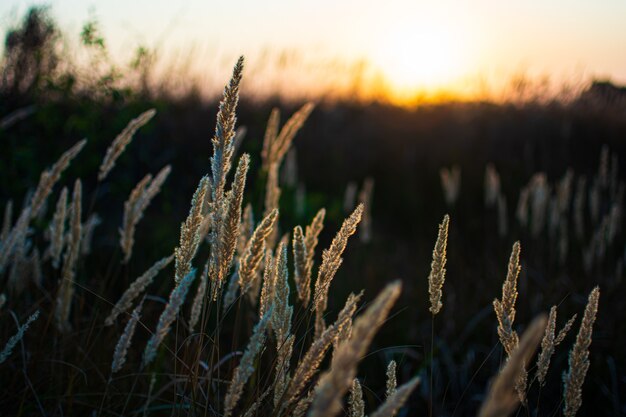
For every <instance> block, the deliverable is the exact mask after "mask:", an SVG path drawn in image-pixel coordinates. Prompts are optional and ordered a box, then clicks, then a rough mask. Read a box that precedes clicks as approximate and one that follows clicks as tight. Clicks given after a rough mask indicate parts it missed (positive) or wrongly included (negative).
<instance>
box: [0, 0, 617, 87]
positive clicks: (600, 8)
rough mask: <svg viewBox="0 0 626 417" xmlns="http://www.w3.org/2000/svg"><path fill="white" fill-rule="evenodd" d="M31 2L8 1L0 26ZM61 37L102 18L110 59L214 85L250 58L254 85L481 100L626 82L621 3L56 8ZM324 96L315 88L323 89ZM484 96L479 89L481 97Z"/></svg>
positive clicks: (0, 11) (74, 1) (287, 1)
mask: <svg viewBox="0 0 626 417" xmlns="http://www.w3.org/2000/svg"><path fill="white" fill-rule="evenodd" d="M32 4H40V3H34V2H32V1H11V0H5V1H4V2H2V4H0V26H1V27H0V29H3V30H4V29H6V27H8V26H9V25H10V24H11V22H14V21H15V20H16V17H18V16H21V15H23V13H24V11H25V10H27V8H28V7H29V6H30V5H32ZM47 4H49V5H50V6H51V11H52V15H53V16H54V17H55V18H56V19H57V21H58V22H59V23H60V26H61V28H62V29H63V30H64V31H66V32H68V33H73V34H78V33H80V28H81V27H82V25H83V24H84V23H85V22H86V21H88V20H90V19H96V20H97V21H98V23H99V25H100V29H101V31H102V33H103V35H104V36H105V38H106V40H107V44H108V47H109V49H110V51H111V53H112V54H113V55H114V56H116V57H117V58H118V59H120V60H123V59H129V56H130V54H131V51H133V50H135V49H136V47H137V46H138V45H144V46H148V47H151V48H157V49H158V50H159V51H161V55H162V56H167V57H168V59H172V57H176V59H177V60H179V61H185V62H186V65H187V67H188V68H189V69H191V71H193V72H194V73H197V74H199V75H200V76H201V77H204V79H205V80H206V82H207V83H209V84H211V80H214V79H218V78H220V77H222V76H224V75H225V74H226V71H227V69H228V68H229V67H230V66H231V65H232V63H233V62H234V60H235V59H236V57H237V56H238V55H240V54H243V55H245V56H246V59H247V62H248V68H249V70H250V72H251V73H252V74H253V75H254V77H255V79H256V80H257V82H256V88H257V89H259V90H262V89H263V88H266V89H268V90H269V89H278V90H302V91H307V92H308V93H311V94H314V93H315V92H316V91H317V90H320V89H321V90H324V91H325V92H328V91H332V90H333V89H337V90H341V91H343V92H344V93H345V92H348V93H349V92H350V91H352V90H351V89H358V88H368V86H377V88H384V89H386V90H389V91H392V92H393V94H395V95H397V96H398V97H401V96H403V95H410V94H413V93H414V92H416V91H438V90H442V91H443V90H445V91H452V92H454V91H457V92H459V93H462V92H463V91H465V92H469V91H473V93H474V94H476V92H477V91H484V90H485V89H489V88H490V86H491V87H493V86H497V85H498V84H502V85H503V84H504V83H506V82H508V81H509V80H510V79H511V78H512V77H514V76H516V75H519V74H524V75H526V76H528V77H530V78H537V79H539V78H543V77H549V78H550V80H551V81H552V82H553V83H556V84H561V83H584V82H588V81H589V80H591V79H592V78H594V77H595V78H603V79H611V80H613V81H614V82H617V83H625V84H626V24H624V18H626V1H624V0H600V1H598V0H596V1H592V0H550V1H545V0H525V1H507V0H501V1H494V0H473V1H451V0H439V1H420V0H411V1H408V0H377V1H369V0H360V1H353V0H316V1H310V0H309V1H299V0H263V1H260V0H228V1H206V0H204V1H200V0H193V1H186V2H182V1H181V2H175V1H171V0H169V1H166V0H150V1H146V0H132V1H128V0H127V1H121V0H106V1H90V0H53V1H50V2H48V3H47ZM316 89H317V90H316ZM481 89H482V90H481Z"/></svg>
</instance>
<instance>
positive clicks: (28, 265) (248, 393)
mask: <svg viewBox="0 0 626 417" xmlns="http://www.w3.org/2000/svg"><path fill="white" fill-rule="evenodd" d="M82 35H83V36H82V39H83V43H84V45H83V47H84V48H86V49H87V51H89V53H90V54H91V56H92V57H93V59H94V60H95V61H94V63H95V64H94V65H95V66H94V68H97V69H98V71H92V72H89V73H84V72H81V70H80V69H79V68H77V67H74V66H73V65H72V63H71V62H70V61H69V60H68V59H67V58H66V57H65V56H64V55H63V54H61V53H59V54H57V53H56V52H55V51H58V48H57V47H56V45H58V42H59V41H60V40H59V39H60V37H61V33H60V32H59V31H58V30H57V29H56V28H55V26H54V22H52V21H50V20H49V18H48V17H47V16H46V13H45V10H42V9H33V11H32V12H31V14H30V15H29V16H27V17H26V18H25V19H24V22H22V23H21V25H20V26H18V27H16V29H15V30H14V31H13V32H12V33H10V34H9V36H8V37H7V42H6V45H7V48H6V50H5V55H4V56H3V60H2V81H1V85H0V155H1V156H0V161H1V163H0V207H2V208H3V210H4V217H3V223H2V229H1V230H0V294H2V295H0V349H2V351H1V352H2V353H0V387H1V388H0V407H1V408H0V409H1V410H2V413H3V414H6V415H16V416H19V415H46V416H47V415H50V416H56V415H59V416H67V415H112V416H116V415H125V416H126V415H206V416H208V415H211V416H212V415H215V416H230V415H242V416H243V415H245V416H257V415H258V416H264V415H272V416H303V415H309V416H332V415H349V416H354V417H357V416H364V415H370V416H377V417H381V416H393V415H398V416H412V415H435V416H461V415H481V416H504V415H513V414H515V413H517V414H518V415H524V414H525V415H537V416H544V415H546V416H547V415H566V416H573V415H588V414H593V415H622V414H623V413H624V412H626V402H625V401H624V400H623V398H625V396H626V389H625V384H626V374H625V373H624V369H625V366H626V355H625V354H624V349H623V348H624V347H625V346H626V340H625V335H626V329H625V327H624V326H625V325H624V321H623V320H622V318H623V317H624V316H625V314H626V312H625V311H624V307H623V304H622V303H621V300H623V298H624V296H625V295H626V294H625V285H624V282H623V272H624V271H623V270H624V261H625V260H626V247H625V245H626V240H625V236H624V233H623V198H624V195H623V194H624V182H623V177H624V175H623V173H622V171H621V170H620V165H622V164H623V163H624V155H626V148H625V147H624V144H623V138H624V137H625V134H626V105H625V103H624V102H623V101H622V100H620V99H614V98H612V97H605V96H599V95H593V94H590V93H589V92H588V93H587V94H581V95H580V96H578V97H576V98H575V99H571V100H559V99H558V98H554V99H553V100H534V99H532V98H531V99H528V100H524V101H511V102H505V103H493V102H463V103H461V102H443V103H437V104H423V105H420V106H418V107H412V108H406V107H397V106H393V105H391V104H385V103H376V102H355V101H349V100H343V101H342V100H332V101H326V100H319V102H294V101H293V100H283V99H281V98H280V97H273V98H265V99H262V98H258V97H254V98H251V97H246V96H245V95H240V93H239V90H240V86H241V85H245V83H246V77H247V75H246V70H245V60H244V59H240V60H239V61H237V62H233V66H234V69H233V73H232V76H231V79H230V80H228V79H225V80H223V84H224V85H225V88H224V92H223V95H222V96H221V97H215V98H211V99H208V98H205V97H203V96H201V95H199V94H197V91H195V90H194V89H193V88H191V89H189V90H186V91H185V92H184V93H180V92H177V93H176V94H173V93H171V91H170V90H168V89H166V88H159V87H158V86H154V85H152V84H150V83H148V82H147V77H148V74H149V72H150V65H151V61H150V60H149V59H148V58H149V53H148V52H146V51H143V52H142V51H138V58H137V60H136V61H135V62H133V63H132V65H130V67H129V68H125V69H124V70H123V71H122V70H120V69H119V68H114V67H113V66H111V65H110V64H109V62H108V61H107V59H106V49H105V46H104V40H103V39H102V38H100V37H99V34H98V33H97V31H96V30H95V27H94V26H89V25H86V26H85V28H83V33H82ZM142 81H143V82H142Z"/></svg>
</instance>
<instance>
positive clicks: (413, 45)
mask: <svg viewBox="0 0 626 417" xmlns="http://www.w3.org/2000/svg"><path fill="white" fill-rule="evenodd" d="M460 38H461V36H459V34H458V33H455V32H453V31H452V30H451V28H449V27H444V26H437V25H433V24H423V23H422V22H420V23H419V24H418V23H415V24H404V25H403V26H400V27H395V28H393V29H392V30H390V31H388V32H387V34H386V35H385V36H381V38H380V43H379V45H377V46H376V50H375V51H374V52H373V54H372V55H373V56H372V60H373V64H374V65H375V66H377V67H378V68H379V69H380V71H381V72H382V74H383V76H384V77H385V79H386V80H387V81H388V82H389V83H390V85H391V87H392V88H393V89H394V90H397V91H400V90H401V91H407V90H410V91H416V90H432V89H437V88H441V87H445V86H447V85H448V84H449V83H450V82H452V81H453V80H454V79H455V78H457V77H459V76H460V75H461V74H462V73H463V70H464V69H465V67H466V63H465V62H464V57H463V49H462V48H463V45H462V44H461V43H460V41H461V39H460Z"/></svg>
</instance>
